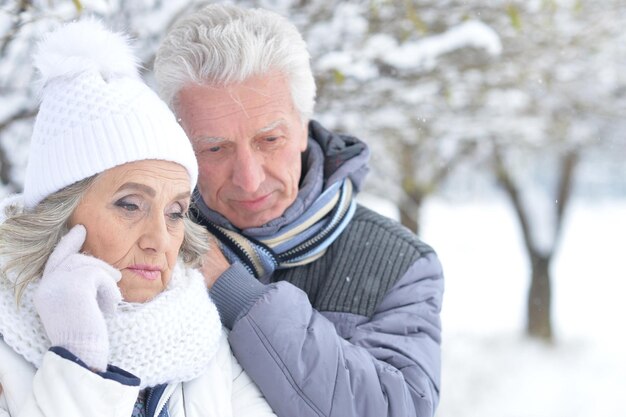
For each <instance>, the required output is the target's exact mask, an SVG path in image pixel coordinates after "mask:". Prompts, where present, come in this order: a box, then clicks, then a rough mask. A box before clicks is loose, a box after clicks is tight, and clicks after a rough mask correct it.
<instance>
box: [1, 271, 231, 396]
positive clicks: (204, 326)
mask: <svg viewBox="0 0 626 417" xmlns="http://www.w3.org/2000/svg"><path fill="white" fill-rule="evenodd" d="M38 284H39V281H37V282H33V283H31V284H29V285H28V287H27V289H26V291H25V292H24V295H23V297H22V300H21V302H20V306H19V308H17V307H16V304H15V297H14V291H13V284H12V283H11V282H9V281H7V280H5V279H2V278H0V334H1V335H2V337H3V339H4V341H5V342H6V343H7V344H8V345H9V346H11V347H12V348H13V349H14V350H15V351H16V352H17V353H19V354H20V355H22V356H23V357H24V358H25V359H26V360H27V361H29V362H31V363H32V364H33V365H35V367H37V368H39V366H41V363H42V360H43V355H44V354H45V353H46V351H47V350H48V349H49V348H50V341H49V340H48V337H47V335H46V332H45V329H44V327H43V324H42V323H41V320H40V319H39V315H38V314H37V312H36V310H35V307H34V304H33V294H34V292H35V290H36V288H37V286H38ZM105 319H106V321H107V327H108V330H109V340H110V353H109V363H110V364H112V365H115V366H117V367H119V368H122V369H124V370H125V371H128V372H130V373H132V374H134V375H136V376H138V377H139V378H141V388H145V387H152V386H155V385H159V384H164V383H175V382H182V381H188V380H191V379H193V378H195V377H197V376H199V375H200V374H202V372H203V371H204V370H205V369H206V368H207V366H208V365H209V363H210V361H211V359H212V358H213V356H214V355H215V353H216V351H217V348H218V346H219V340H220V337H222V326H221V323H220V319H219V315H218V312H217V309H216V308H215V305H214V304H213V302H212V301H211V300H210V299H209V296H208V294H207V290H206V286H205V283H204V279H203V278H202V275H201V274H200V273H199V272H198V271H195V270H193V269H187V268H184V267H182V266H180V265H177V266H176V268H174V271H173V273H172V279H171V281H170V284H169V285H168V288H167V289H166V290H165V291H164V292H162V293H161V294H159V295H158V296H156V297H155V298H154V299H153V300H151V301H149V302H147V303H143V304H139V303H126V302H122V303H120V305H119V306H118V309H117V312H116V313H114V314H113V315H111V316H107V317H105Z"/></svg>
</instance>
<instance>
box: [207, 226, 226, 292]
mask: <svg viewBox="0 0 626 417" xmlns="http://www.w3.org/2000/svg"><path fill="white" fill-rule="evenodd" d="M229 267H230V263H229V262H228V260H227V259H226V257H225V256H224V254H223V253H222V251H221V250H220V247H219V244H218V243H217V240H216V239H215V238H214V237H213V236H211V248H210V249H209V251H208V252H207V253H206V255H204V259H203V260H202V268H201V271H202V275H204V281H205V282H206V286H207V288H211V287H212V286H213V284H214V283H215V281H217V279H218V278H219V277H220V275H222V274H223V273H224V271H226V270H227V269H228V268H229Z"/></svg>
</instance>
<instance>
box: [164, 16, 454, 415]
mask: <svg viewBox="0 0 626 417" xmlns="http://www.w3.org/2000/svg"><path fill="white" fill-rule="evenodd" d="M155 74H156V79H157V83H158V86H159V90H160V93H161V95H162V97H163V98H164V99H165V100H166V101H167V102H168V103H169V105H170V106H171V107H172V109H173V110H174V112H175V113H176V114H177V117H178V118H179V121H180V123H181V125H182V127H183V128H184V130H185V131H186V133H187V135H188V136H189V138H190V140H191V142H192V144H193V147H194V150H195V152H196V155H197V157H198V162H199V166H200V174H199V175H200V177H199V181H198V187H197V189H196V191H195V206H196V220H197V221H198V222H199V223H201V224H202V225H204V226H205V227H206V228H207V229H208V230H209V231H210V232H211V233H212V234H213V235H214V236H215V237H216V238H217V239H218V240H219V242H220V247H221V249H222V250H223V252H224V255H225V257H226V258H228V261H229V262H225V261H220V259H219V257H215V255H213V258H211V259H209V258H207V266H205V268H204V272H205V275H206V278H207V282H208V283H209V285H211V284H212V286H211V289H210V293H211V297H212V298H213V300H214V301H215V303H216V305H217V306H218V309H219V311H220V316H221V318H222V321H223V323H224V324H225V325H226V326H227V327H228V328H230V329H231V332H230V338H229V340H230V343H231V346H232V349H233V351H234V353H235V355H236V356H237V358H238V359H239V361H240V362H241V364H242V365H243V367H244V368H245V370H246V371H247V372H248V373H249V375H250V376H251V377H252V378H253V379H254V380H255V382H256V383H257V384H258V385H259V387H260V388H261V390H262V391H263V393H264V395H265V396H266V398H267V400H268V402H269V403H270V405H271V406H272V408H273V409H274V410H275V412H276V413H277V414H278V415H279V416H282V417H287V416H338V417H350V416H359V417H369V416H371V417H383V416H420V417H424V416H428V417H430V416H432V415H433V414H434V412H435V409H436V406H437V403H438V400H439V386H440V335H441V327H440V320H439V312H440V309H441V299H442V293H443V277H442V272H441V266H440V264H439V261H438V259H437V256H436V255H435V253H434V252H433V250H432V249H431V248H430V247H429V246H427V245H426V244H424V243H422V242H421V241H420V240H418V239H417V238H416V237H415V236H414V235H413V234H412V233H410V232H409V231H408V230H407V229H405V228H403V227H402V226H400V225H399V224H397V223H396V222H393V221H391V220H389V219H387V218H384V217H382V216H380V215H378V214H376V213H374V212H372V211H370V210H368V209H366V208H364V207H361V206H359V205H357V204H356V201H355V199H354V197H355V194H356V192H357V191H358V190H359V188H360V186H361V183H362V181H363V178H364V176H365V173H366V171H367V160H368V157H369V150H368V148H367V146H366V145H365V144H364V143H363V142H361V141H359V140H358V139H356V138H353V137H349V136H343V135H337V134H333V133H331V132H329V131H328V130H326V129H324V128H323V127H322V126H321V125H320V124H319V123H317V122H315V121H313V120H311V117H312V113H313V106H314V102H315V84H314V80H313V75H312V71H311V67H310V63H309V55H308V52H307V48H306V45H305V43H304V41H303V40H302V37H301V35H300V34H299V33H298V31H297V30H296V28H295V27H294V26H293V25H292V24H291V23H289V22H288V21H287V20H285V19H284V18H282V17H280V16H279V15H277V14H275V13H272V12H269V11H264V10H260V9H245V8H240V7H237V6H231V5H211V6H208V7H205V8H203V9H201V10H198V11H195V12H193V13H192V14H190V15H188V16H184V17H182V18H181V19H180V20H179V21H178V22H176V23H175V24H174V26H173V27H172V28H171V30H170V31H169V33H168V34H167V35H166V37H165V39H164V41H163V43H162V45H161V47H160V49H159V51H158V53H157V57H156V61H155ZM229 263H230V265H229ZM214 280H215V281H214ZM213 281H214V283H213Z"/></svg>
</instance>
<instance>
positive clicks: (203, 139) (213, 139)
mask: <svg viewBox="0 0 626 417" xmlns="http://www.w3.org/2000/svg"><path fill="white" fill-rule="evenodd" d="M225 141H227V139H226V138H223V137H220V136H200V137H197V138H195V139H194V140H193V143H198V144H208V145H211V144H213V143H221V142H225Z"/></svg>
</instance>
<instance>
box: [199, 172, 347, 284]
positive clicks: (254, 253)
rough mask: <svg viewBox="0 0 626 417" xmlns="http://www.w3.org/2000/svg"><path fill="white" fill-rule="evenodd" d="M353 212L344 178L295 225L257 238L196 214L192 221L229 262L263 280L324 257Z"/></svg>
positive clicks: (324, 193)
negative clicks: (216, 242)
mask: <svg viewBox="0 0 626 417" xmlns="http://www.w3.org/2000/svg"><path fill="white" fill-rule="evenodd" d="M196 197H198V196H196ZM200 200H201V199H200ZM196 202H197V203H196V204H198V200H196ZM355 209H356V201H355V199H354V198H353V185H352V181H351V180H350V179H348V178H345V179H343V180H342V181H338V182H336V183H334V184H332V185H331V186H330V187H328V188H327V189H326V190H324V191H323V192H322V193H321V194H320V195H319V196H318V198H317V199H316V200H315V201H314V202H313V204H311V206H310V207H309V208H308V209H306V210H305V211H304V213H303V214H302V215H301V216H300V217H299V218H298V220H297V221H296V222H293V223H291V224H289V225H287V226H285V227H283V228H281V229H280V230H279V231H278V232H276V233H274V234H272V235H269V236H264V237H263V238H260V239H254V238H252V237H249V236H244V235H242V234H241V233H239V232H238V231H235V230H232V229H228V228H226V227H223V226H219V225H217V224H215V223H213V222H211V221H209V220H208V219H206V217H204V216H202V215H201V214H199V213H196V219H195V220H196V222H198V223H200V224H202V225H203V226H204V227H206V229H207V230H208V231H209V232H210V233H212V234H213V235H214V236H215V237H216V238H217V239H218V240H219V241H220V242H221V243H222V249H223V250H224V253H225V254H226V256H227V257H228V258H230V260H231V262H232V261H234V260H237V261H239V262H241V263H242V264H243V265H244V266H245V267H246V269H248V271H249V272H250V273H251V274H253V275H254V276H255V277H257V278H259V279H261V280H264V278H267V277H269V276H270V275H271V274H272V273H273V272H274V271H275V270H277V269H284V268H292V267H296V266H299V265H306V264H308V263H310V262H313V261H315V260H316V259H318V258H320V257H321V256H322V255H324V253H325V252H326V249H327V248H328V246H330V244H331V243H332V242H334V241H335V239H336V238H337V236H339V235H340V234H341V232H342V231H343V230H344V229H345V227H346V226H347V225H348V223H349V222H350V219H352V216H353V215H354V211H355Z"/></svg>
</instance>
